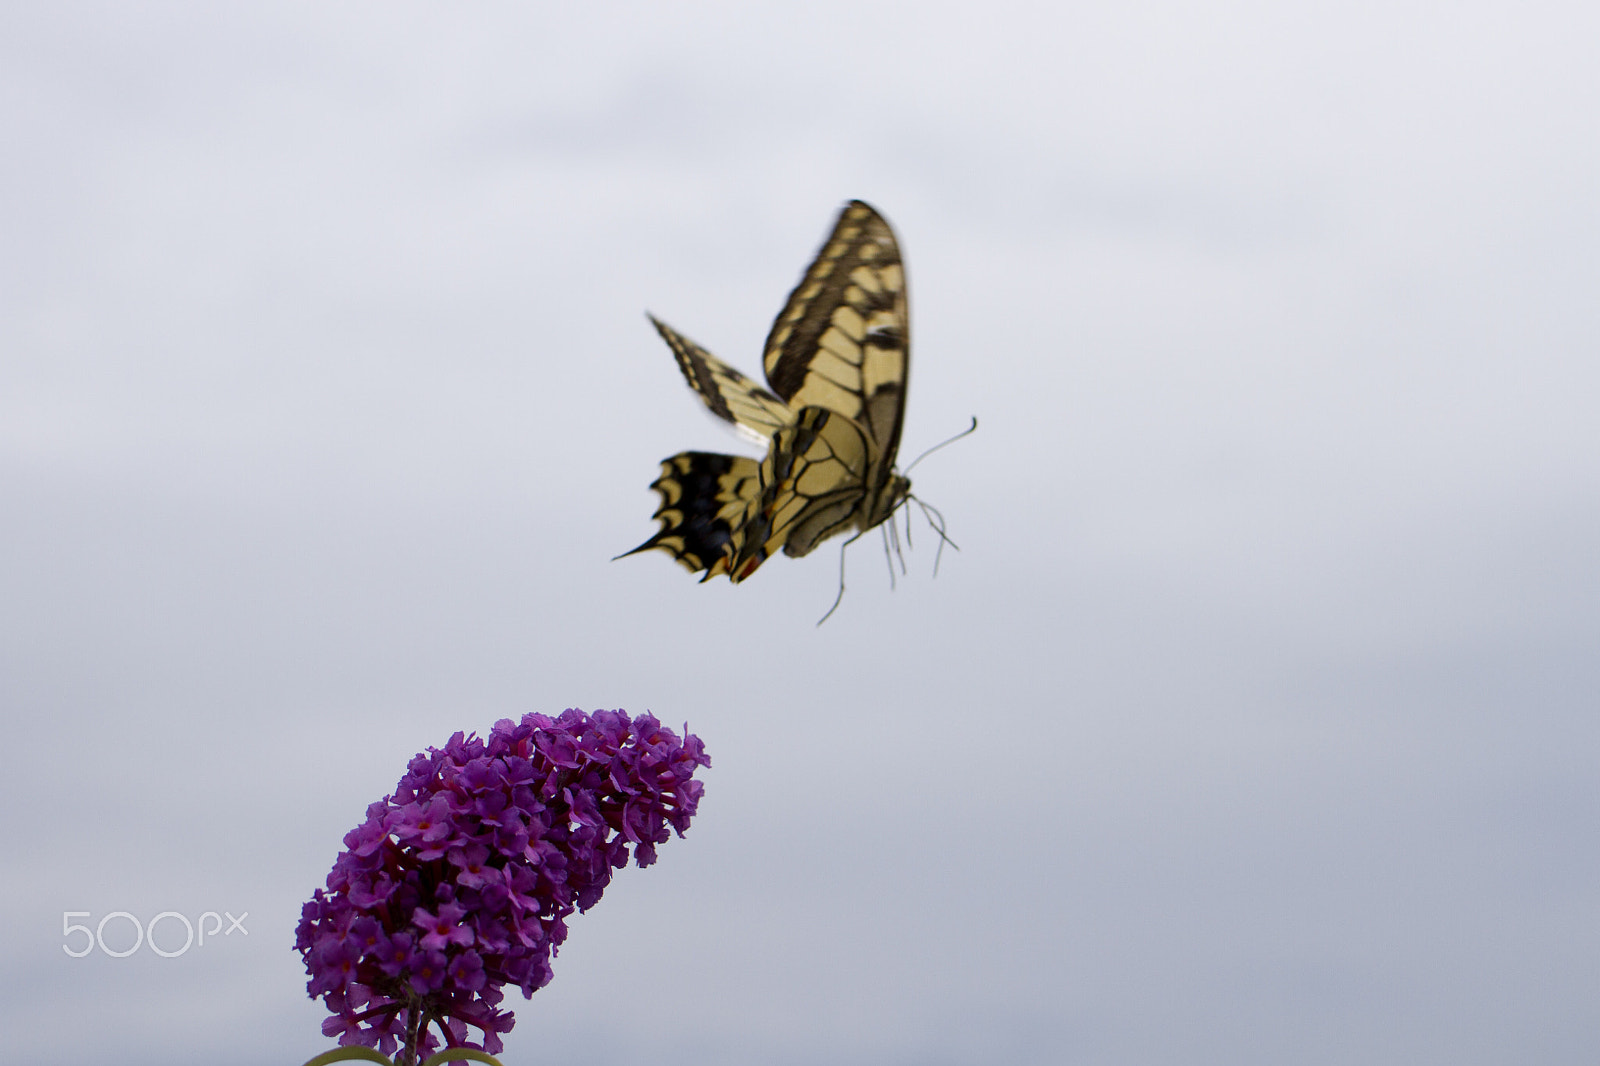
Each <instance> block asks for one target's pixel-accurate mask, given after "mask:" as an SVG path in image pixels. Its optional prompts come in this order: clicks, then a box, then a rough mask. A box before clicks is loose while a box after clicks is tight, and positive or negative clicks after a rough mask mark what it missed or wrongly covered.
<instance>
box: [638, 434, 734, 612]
mask: <svg viewBox="0 0 1600 1066" xmlns="http://www.w3.org/2000/svg"><path fill="white" fill-rule="evenodd" d="M650 487H651V488H652V489H654V490H655V491H656V492H658V493H660V494H661V506H660V507H657V508H656V513H655V515H654V516H653V517H655V518H658V519H660V520H661V528H660V529H659V530H657V531H656V535H655V536H653V537H651V538H650V539H649V540H647V541H645V542H644V543H643V544H641V545H639V546H638V547H637V548H635V549H633V551H630V552H624V553H623V554H624V555H633V554H635V553H637V552H642V551H649V550H650V549H651V548H661V549H662V550H664V551H667V552H670V553H671V554H672V557H673V558H674V559H676V560H678V562H680V563H682V564H683V565H684V566H685V567H687V568H688V569H689V570H690V571H691V572H695V573H698V572H699V571H701V570H704V571H705V572H706V574H705V577H703V578H701V579H700V580H702V581H709V580H710V579H711V578H713V577H715V576H716V575H718V574H725V573H727V572H728V565H729V563H731V562H732V561H733V559H734V557H735V556H736V555H737V554H738V550H739V546H740V545H741V544H742V543H743V535H742V534H743V529H744V527H745V524H746V521H747V518H746V512H747V511H748V509H749V507H750V504H751V502H752V501H754V500H755V499H756V498H757V496H758V495H759V494H760V491H761V464H760V463H758V462H757V461H756V460H754V459H751V458H749V457H747V456H743V455H720V454H718V453H716V452H679V453H678V454H677V455H674V456H673V457H672V458H670V459H666V460H663V461H662V463H661V476H660V477H658V478H656V479H655V481H653V482H651V484H650ZM618 558H621V556H618Z"/></svg>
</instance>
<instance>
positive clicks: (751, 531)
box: [729, 407, 875, 583]
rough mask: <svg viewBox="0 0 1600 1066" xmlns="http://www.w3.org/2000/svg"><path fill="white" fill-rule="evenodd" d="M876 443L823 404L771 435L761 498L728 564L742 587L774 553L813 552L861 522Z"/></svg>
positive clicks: (763, 465)
mask: <svg viewBox="0 0 1600 1066" xmlns="http://www.w3.org/2000/svg"><path fill="white" fill-rule="evenodd" d="M874 451H875V446H874V445H873V443H872V441H871V440H870V439H869V438H868V437H867V435H866V434H865V433H864V432H863V431H862V429H861V427H860V426H859V425H857V424H856V423H855V422H853V421H851V420H850V419H848V418H844V417H842V416H840V415H838V414H837V413H835V412H833V411H828V410H826V409H824V408H821V407H805V408H802V409H801V411H800V417H799V420H798V421H796V422H795V424H794V425H792V426H785V427H784V428H783V429H781V430H779V431H778V432H777V433H776V434H775V435H774V436H773V438H772V447H771V448H770V449H769V450H768V452H767V457H766V459H764V460H762V463H761V496H760V499H759V500H757V501H756V502H755V503H754V504H753V505H751V506H750V507H749V508H748V510H747V512H746V518H745V525H744V528H743V530H742V535H741V536H740V537H739V538H738V540H739V543H738V545H737V546H736V549H735V556H734V559H733V561H732V562H731V563H730V566H729V577H730V578H732V580H733V581H734V582H735V583H737V582H740V581H743V580H744V579H745V578H747V577H749V576H750V575H751V574H753V573H755V571H756V568H757V567H759V566H760V565H761V564H762V562H764V561H765V560H766V559H767V558H768V557H769V556H770V555H772V553H773V552H776V551H777V550H778V549H779V548H782V549H783V552H784V554H785V555H789V556H794V557H799V556H802V555H806V554H807V553H809V552H810V551H811V549H812V548H814V547H816V546H817V544H819V543H820V542H822V541H824V540H826V539H827V538H829V537H831V536H833V535H834V534H835V533H840V532H843V531H844V530H845V529H847V528H849V526H850V525H851V524H852V523H854V522H855V521H856V519H857V518H858V513H859V512H860V510H861V504H862V501H863V500H864V499H865V498H866V494H867V489H866V482H865V480H864V474H865V471H866V470H867V469H868V468H869V467H870V466H871V460H872V458H873V455H872V453H873V452H874Z"/></svg>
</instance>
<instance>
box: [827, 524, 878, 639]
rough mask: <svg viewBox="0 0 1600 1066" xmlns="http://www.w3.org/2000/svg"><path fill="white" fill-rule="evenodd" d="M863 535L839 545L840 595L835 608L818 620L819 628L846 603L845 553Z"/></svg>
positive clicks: (834, 603)
mask: <svg viewBox="0 0 1600 1066" xmlns="http://www.w3.org/2000/svg"><path fill="white" fill-rule="evenodd" d="M865 532H866V530H862V531H861V533H865ZM861 533H857V534H856V535H855V536H853V537H851V538H850V539H849V540H847V541H845V542H844V543H843V544H841V545H839V595H837V596H835V597H834V598H833V606H832V607H829V608H828V613H827V614H825V615H823V616H822V617H821V618H819V619H817V625H819V626H820V625H822V623H824V622H826V621H827V620H828V619H829V618H832V617H833V612H834V611H837V610H838V609H839V604H841V603H843V602H844V551H845V549H846V548H848V547H850V545H852V544H854V543H855V542H856V541H858V540H860V539H861Z"/></svg>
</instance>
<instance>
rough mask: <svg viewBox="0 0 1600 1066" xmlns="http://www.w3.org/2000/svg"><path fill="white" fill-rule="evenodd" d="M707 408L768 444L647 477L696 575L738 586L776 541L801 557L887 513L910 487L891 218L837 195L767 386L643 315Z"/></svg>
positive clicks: (664, 528) (903, 314)
mask: <svg viewBox="0 0 1600 1066" xmlns="http://www.w3.org/2000/svg"><path fill="white" fill-rule="evenodd" d="M650 321H651V322H652V323H654V324H655V327H656V330H657V331H658V332H659V333H660V334H661V337H662V339H663V340H665V341H666V342H667V346H668V347H669V348H671V349H672V352H673V355H674V356H675V357H676V358H677V360H678V367H679V369H680V370H681V371H682V372H683V376H684V378H685V379H686V380H687V381H688V383H689V386H690V388H692V389H694V391H695V392H696V394H698V395H699V396H700V398H701V399H702V400H703V401H704V402H705V404H706V406H707V407H708V408H710V410H711V412H712V413H713V414H715V415H716V416H717V417H719V418H722V419H724V420H725V421H728V422H731V423H733V424H734V425H735V426H736V427H738V428H739V429H740V430H741V431H743V432H745V433H746V434H747V435H749V436H751V437H753V438H755V439H758V440H760V441H761V442H762V443H764V444H765V446H766V448H767V454H766V457H765V458H764V459H762V460H760V461H759V462H758V461H757V460H755V459H750V458H746V457H742V456H731V455H718V454H717V453H713V452H680V453H679V454H677V455H675V456H672V457H671V458H669V459H666V460H664V461H663V462H662V464H661V475H660V476H659V477H658V478H657V479H656V480H655V482H654V483H652V484H651V486H650V487H651V488H652V489H654V490H655V491H656V492H657V493H659V494H660V496H661V505H660V506H659V507H658V508H657V509H656V513H655V517H656V518H657V519H658V520H660V522H661V528H660V530H658V531H657V533H656V534H655V536H653V537H651V538H650V539H649V540H647V541H645V542H644V543H643V544H641V545H639V547H637V548H635V549H634V550H633V552H629V553H627V554H630V555H631V554H633V553H634V552H641V551H646V550H649V549H651V548H661V549H663V550H665V551H667V552H669V553H671V554H672V555H673V557H674V558H676V559H677V560H678V561H679V562H680V563H682V564H683V565H684V566H685V567H687V568H688V569H689V570H691V571H694V572H696V573H699V572H701V571H704V577H703V578H702V579H701V580H709V579H710V578H712V577H715V576H716V575H718V574H727V575H728V577H729V579H730V580H731V581H733V582H735V583H738V582H740V581H743V580H744V579H745V578H747V577H749V576H750V575H751V574H753V573H754V572H755V571H756V569H757V568H758V567H759V566H760V565H761V564H762V562H763V561H765V560H766V559H767V558H768V557H769V556H770V555H772V554H773V553H774V552H776V551H778V550H779V549H780V548H781V549H782V550H783V552H784V554H786V555H790V556H795V557H799V556H803V555H806V554H807V553H809V552H810V551H811V550H812V549H813V548H815V547H816V546H817V545H818V544H820V543H821V542H822V541H824V540H826V539H828V538H829V537H832V536H835V535H836V534H839V533H843V532H846V531H849V530H852V529H854V530H856V531H858V532H865V531H866V530H869V529H871V528H873V527H874V526H877V525H879V524H881V523H883V522H884V521H886V520H888V518H889V517H890V516H891V515H892V514H893V513H894V511H895V509H896V508H898V507H899V506H900V505H901V504H902V503H903V502H904V501H905V500H906V498H907V497H908V496H909V495H910V491H911V483H910V481H908V480H907V479H906V478H905V477H903V476H901V475H900V474H898V473H896V472H895V469H894V460H895V454H896V452H897V450H898V448H899V444H900V429H901V425H902V423H903V421H904V417H905V394H906V377H907V371H908V369H909V355H910V347H909V345H910V340H909V320H908V317H907V308H906V286H905V271H904V266H903V264H902V262H901V259H900V250H899V245H898V244H897V242H896V241H895V237H894V232H893V231H892V230H891V229H890V228H889V224H888V223H887V222H885V221H884V220H883V217H882V216H881V215H879V214H878V213H877V211H875V210H874V209H873V208H872V207H870V206H868V205H867V204H865V203H863V202H861V201H859V200H852V201H851V202H850V203H848V204H846V205H845V208H844V210H843V211H842V212H840V215H839V218H838V220H837V221H836V222H835V224H834V227H833V231H832V232H831V233H830V234H829V236H828V239H827V240H826V241H825V242H824V243H823V246H822V249H821V251H819V252H818V253H817V256H816V258H815V259H814V260H813V261H812V263H811V265H810V266H809V267H808V268H807V269H806V272H805V275H804V276H803V277H802V278H801V279H800V283H799V284H798V285H796V286H795V289H794V291H793V292H791V293H790V294H789V299H788V301H787V302H786V303H785V305H784V309H783V310H782V311H781V312H780V313H779V314H778V318H777V320H776V321H775V322H774V323H773V326H772V330H771V332H770V333H769V334H768V336H767V343H766V347H765V354H764V359H763V364H764V370H765V371H766V378H767V384H768V385H769V386H771V388H770V390H769V389H766V388H762V387H761V386H760V385H758V384H756V383H755V382H754V381H752V380H751V379H749V378H747V377H745V376H744V375H743V374H741V373H740V372H739V371H737V370H735V369H734V368H733V367H731V366H728V365H727V364H726V363H723V362H722V361H721V360H719V359H717V358H716V357H715V356H713V355H711V353H710V352H707V351H706V350H705V349H703V348H701V347H700V346H699V345H697V344H695V343H694V342H693V341H691V340H689V339H688V338H686V337H684V336H682V335H681V334H679V333H677V332H676V331H675V330H673V329H672V328H671V327H669V326H667V325H666V324H665V323H663V322H661V321H659V320H657V319H656V318H654V317H651V319H650Z"/></svg>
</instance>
